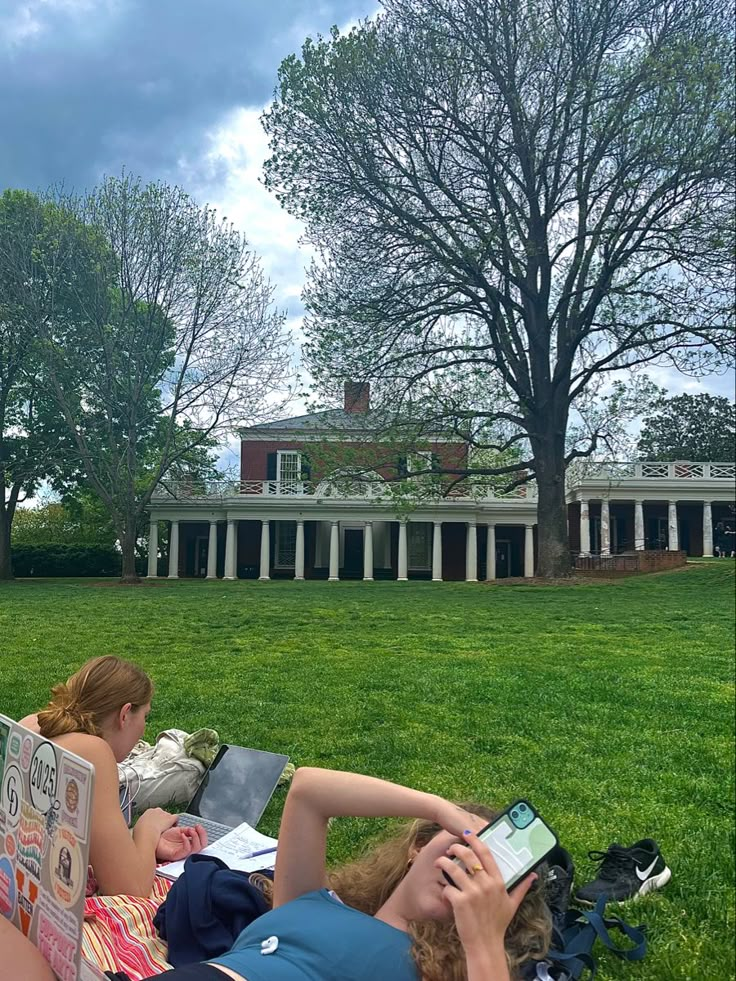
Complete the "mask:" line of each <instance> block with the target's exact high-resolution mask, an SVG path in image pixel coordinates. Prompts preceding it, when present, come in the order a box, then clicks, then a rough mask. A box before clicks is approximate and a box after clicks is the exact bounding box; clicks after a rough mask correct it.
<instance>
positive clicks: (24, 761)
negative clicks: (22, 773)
mask: <svg viewBox="0 0 736 981" xmlns="http://www.w3.org/2000/svg"><path fill="white" fill-rule="evenodd" d="M32 750H33V740H32V739H31V737H30V736H26V737H25V739H24V740H23V751H22V753H21V757H20V765H21V766H22V767H23V769H24V770H27V769H28V767H29V766H30V765H31V752H32Z"/></svg>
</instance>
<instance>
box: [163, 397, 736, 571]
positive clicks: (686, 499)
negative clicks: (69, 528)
mask: <svg viewBox="0 0 736 981" xmlns="http://www.w3.org/2000/svg"><path fill="white" fill-rule="evenodd" d="M379 421H380V420H379V416H378V414H377V413H376V412H375V411H373V410H371V408H370V406H369V392H368V388H367V386H360V385H351V384H347V385H346V386H345V399H344V405H343V408H342V409H339V410H329V411H327V412H320V413H314V414H311V415H304V416H298V417H296V418H292V419H284V420H280V421H277V422H273V423H269V424H267V425H262V426H257V427H253V428H251V429H245V430H243V431H242V432H241V452H240V480H239V481H236V482H230V483H227V482H220V483H217V484H212V485H209V486H206V487H205V486H200V487H194V486H179V487H176V488H167V489H161V490H159V492H158V493H157V495H155V496H154V498H153V500H152V502H151V505H150V517H151V532H150V535H151V545H152V547H151V549H150V557H149V569H148V574H149V576H152V577H153V576H156V575H157V574H158V571H159V569H158V561H157V545H158V524H159V522H160V521H165V522H168V523H169V527H170V532H169V539H170V547H169V554H168V558H167V562H166V563H165V569H163V570H162V571H164V573H165V574H168V576H169V577H171V578H177V577H179V576H193V577H206V578H210V579H211V578H217V577H223V578H225V579H236V578H260V579H268V578H285V579H293V578H296V579H329V580H338V579H342V578H349V579H364V580H372V579H395V580H399V581H401V580H406V579H432V580H434V581H440V580H463V579H465V580H468V581H476V580H478V579H494V578H503V577H507V576H532V575H533V574H534V566H535V556H536V520H537V514H536V511H537V505H536V486H535V484H534V483H533V482H530V483H528V484H524V485H521V486H520V487H517V488H516V489H515V490H514V491H513V492H511V493H510V494H497V493H495V492H493V491H491V490H489V489H488V488H487V487H481V486H479V485H474V484H472V483H471V482H469V481H466V482H464V483H462V484H458V485H457V486H456V487H455V488H454V489H453V490H452V491H451V492H450V493H449V494H447V495H446V496H438V495H437V494H435V493H429V484H428V483H427V480H428V478H431V476H432V473H433V471H435V470H440V469H441V468H442V467H443V466H463V464H464V463H465V462H466V460H467V453H468V450H467V447H466V446H465V445H464V444H461V443H458V442H457V441H452V440H448V439H447V438H443V437H442V436H441V435H436V436H432V435H429V436H427V437H425V438H424V439H423V441H422V444H421V449H419V450H417V451H416V452H414V453H409V454H406V453H405V452H404V453H403V454H402V452H401V451H396V450H395V449H394V448H393V447H392V446H390V445H387V444H386V443H385V442H384V441H379V440H376V437H375V433H376V431H377V428H379ZM325 449H327V451H328V452H327V453H325ZM330 449H332V450H334V451H335V452H334V453H332V454H330V452H329V450H330ZM341 456H342V457H343V458H344V459H345V460H350V461H351V464H350V473H351V474H355V473H356V472H357V474H358V475H357V476H348V475H346V473H345V467H344V466H342V467H341V466H340V465H339V462H337V461H339V460H340V458H341ZM325 460H331V466H332V469H330V467H329V465H328V464H327V463H326V462H325ZM356 461H359V462H360V467H359V468H358V470H357V471H356V469H355V462H356ZM371 464H372V465H371ZM406 469H408V471H409V472H411V473H415V472H417V471H422V470H423V471H426V473H425V474H424V475H423V476H417V477H412V478H409V479H410V480H412V481H414V482H417V481H420V482H421V481H425V483H424V484H421V485H417V484H416V483H415V484H414V490H415V491H418V493H412V495H410V497H411V502H412V503H411V506H410V507H405V506H402V505H401V504H400V503H398V501H397V497H396V494H395V490H396V487H397V483H396V481H397V479H398V480H399V481H401V479H402V473H403V471H404V470H406ZM438 480H441V478H435V483H434V484H433V485H432V486H433V487H436V483H437V481H438ZM734 490H735V467H734V464H733V463H698V462H678V463H647V462H641V463H639V462H637V463H603V464H597V465H594V466H590V467H588V469H587V471H586V472H585V473H581V474H580V475H579V476H577V477H576V476H575V475H574V474H572V473H570V474H568V488H567V499H568V517H569V528H570V547H571V549H572V550H573V552H574V553H580V554H583V555H588V554H601V555H608V554H615V553H619V552H624V551H639V550H642V549H648V548H667V549H670V550H676V549H683V550H685V551H686V552H687V553H688V554H689V555H712V554H713V528H714V526H715V525H716V524H717V523H718V522H719V521H726V522H730V524H731V526H732V527H733V526H734V525H736V518H735V517H734V508H733V502H734V497H735V493H734Z"/></svg>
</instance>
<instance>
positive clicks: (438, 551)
mask: <svg viewBox="0 0 736 981" xmlns="http://www.w3.org/2000/svg"><path fill="white" fill-rule="evenodd" d="M432 582H442V522H441V521H435V522H434V526H433V528H432Z"/></svg>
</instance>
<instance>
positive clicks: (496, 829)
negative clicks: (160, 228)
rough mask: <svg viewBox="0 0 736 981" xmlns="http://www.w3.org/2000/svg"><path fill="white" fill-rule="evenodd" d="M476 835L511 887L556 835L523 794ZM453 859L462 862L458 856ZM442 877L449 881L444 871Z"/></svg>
mask: <svg viewBox="0 0 736 981" xmlns="http://www.w3.org/2000/svg"><path fill="white" fill-rule="evenodd" d="M478 838H480V840H481V841H483V842H484V843H485V844H486V845H487V846H488V848H489V849H490V851H491V853H492V854H493V857H494V858H495V860H496V863H497V865H498V867H499V870H500V872H501V874H502V875H503V877H504V881H505V883H506V888H507V889H513V887H514V886H515V885H516V884H517V882H519V881H520V880H521V879H523V878H524V877H525V876H527V875H528V874H529V873H530V872H533V871H534V869H535V868H537V866H538V865H540V864H541V863H542V862H543V861H544V860H545V858H546V857H547V856H548V855H549V853H550V852H551V851H552V850H553V849H554V848H555V847H556V846H557V845H558V844H559V842H558V839H557V835H556V834H555V833H554V831H553V830H552V828H550V826H549V825H548V824H547V822H546V821H545V820H544V819H543V818H542V816H541V815H540V813H539V811H538V810H537V809H536V808H535V807H534V806H533V805H532V804H530V803H529V801H528V800H524V799H523V798H522V799H520V800H517V801H514V803H513V804H511V805H509V807H507V808H506V810H505V811H504V812H503V813H502V814H499V816H498V817H497V818H496V819H495V821H492V822H491V823H490V824H487V825H486V826H485V828H483V829H482V830H481V831H479V832H478ZM489 839H491V841H490V843H489ZM454 861H455V862H456V863H457V864H462V863H461V862H460V860H459V859H454ZM445 878H446V879H447V880H448V881H449V882H451V880H450V877H449V876H448V875H445ZM451 884H454V883H452V882H451Z"/></svg>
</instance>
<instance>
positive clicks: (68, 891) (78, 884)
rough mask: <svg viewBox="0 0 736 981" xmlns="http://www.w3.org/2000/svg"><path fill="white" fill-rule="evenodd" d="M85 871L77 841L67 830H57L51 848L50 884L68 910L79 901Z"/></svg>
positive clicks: (84, 879) (84, 880) (85, 877)
mask: <svg viewBox="0 0 736 981" xmlns="http://www.w3.org/2000/svg"><path fill="white" fill-rule="evenodd" d="M86 879H87V869H86V868H83V867H82V854H81V852H80V850H79V845H78V844H77V839H76V837H75V835H74V833H73V832H71V831H70V830H69V829H68V828H59V830H58V831H57V833H56V837H55V838H54V844H53V845H52V847H51V884H52V886H53V889H54V895H55V896H56V898H57V899H58V900H59V902H60V903H61V905H62V906H65V907H66V908H67V909H70V908H71V907H72V906H74V904H75V903H76V901H77V900H78V899H79V895H80V893H81V891H82V886H83V885H84V884H85V883H86Z"/></svg>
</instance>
